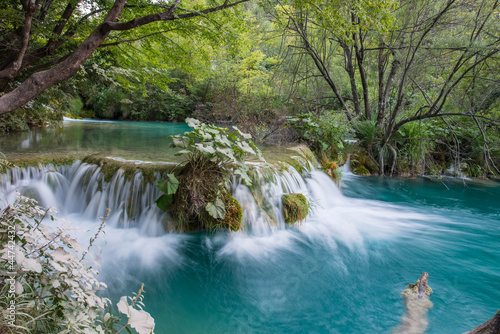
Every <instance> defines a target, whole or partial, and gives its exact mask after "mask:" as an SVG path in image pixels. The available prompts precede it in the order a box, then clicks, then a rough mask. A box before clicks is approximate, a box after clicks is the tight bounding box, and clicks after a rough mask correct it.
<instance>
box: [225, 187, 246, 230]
mask: <svg viewBox="0 0 500 334" xmlns="http://www.w3.org/2000/svg"><path fill="white" fill-rule="evenodd" d="M225 205H226V216H225V217H224V223H225V224H226V225H227V228H228V229H230V230H231V231H239V230H240V229H241V226H242V224H243V210H242V208H241V205H240V203H239V202H238V201H237V200H236V198H234V197H233V195H231V194H229V195H228V196H227V197H226V203H225Z"/></svg>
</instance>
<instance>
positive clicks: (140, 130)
mask: <svg viewBox="0 0 500 334" xmlns="http://www.w3.org/2000/svg"><path fill="white" fill-rule="evenodd" d="M189 130H190V128H189V127H188V126H187V125H186V124H185V123H155V122H127V121H98V120H85V121H81V120H65V121H63V122H62V124H61V125H60V126H59V127H56V128H38V129H33V130H31V131H29V132H20V133H14V134H10V135H8V136H2V137H0V152H3V153H4V154H7V155H9V154H25V153H64V152H68V153H77V152H83V153H85V152H88V153H101V154H109V155H112V156H118V157H122V158H130V159H138V160H150V161H163V160H165V158H166V157H168V158H167V159H168V160H169V161H171V160H172V156H173V152H174V150H173V149H172V148H170V147H169V144H170V142H171V141H170V140H169V139H167V137H168V136H170V135H176V134H180V133H184V132H185V131H189Z"/></svg>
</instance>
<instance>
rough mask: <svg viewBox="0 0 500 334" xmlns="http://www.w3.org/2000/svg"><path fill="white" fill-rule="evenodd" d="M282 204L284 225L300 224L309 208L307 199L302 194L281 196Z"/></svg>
mask: <svg viewBox="0 0 500 334" xmlns="http://www.w3.org/2000/svg"><path fill="white" fill-rule="evenodd" d="M281 200H282V203H283V217H284V219H285V223H287V224H295V223H296V222H301V221H303V220H304V219H306V217H307V213H308V212H309V208H308V205H307V199H306V197H305V196H304V195H302V194H297V193H292V194H287V195H283V197H282V198H281Z"/></svg>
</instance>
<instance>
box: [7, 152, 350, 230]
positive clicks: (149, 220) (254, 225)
mask: <svg viewBox="0 0 500 334" xmlns="http://www.w3.org/2000/svg"><path fill="white" fill-rule="evenodd" d="M305 167H306V168H305V172H304V173H305V174H307V176H308V178H309V179H310V180H309V181H307V180H306V178H304V177H303V176H302V175H301V174H300V173H299V172H298V171H297V170H296V169H295V168H293V167H292V166H286V168H283V166H282V167H281V168H280V169H279V170H275V171H271V170H263V169H256V170H255V172H256V173H257V174H258V176H257V177H256V181H255V184H254V185H253V186H252V187H251V188H249V187H247V186H246V185H244V184H243V183H241V181H239V180H237V179H235V180H233V183H232V186H231V191H232V193H233V195H234V197H235V198H236V199H237V200H238V201H239V202H240V204H241V206H242V209H243V218H244V224H245V225H246V230H247V233H251V234H252V235H256V236H264V235H269V234H272V233H273V232H275V231H277V230H284V229H285V222H284V218H283V214H282V204H281V198H282V195H284V194H287V193H301V194H303V195H305V196H306V198H308V200H310V201H311V203H322V200H321V198H318V197H317V196H323V194H321V195H318V194H317V190H315V187H313V188H312V191H311V188H310V187H308V182H309V183H311V184H313V183H315V182H316V183H318V184H320V185H321V187H326V188H331V189H333V191H335V195H334V196H342V195H341V194H340V191H339V190H338V189H337V187H336V186H335V184H334V183H333V181H331V180H330V179H329V178H328V177H327V176H326V174H323V173H321V172H318V171H314V168H313V166H312V165H310V164H309V165H307V166H305ZM308 170H309V172H308ZM157 177H159V175H157ZM318 178H321V181H317V179H318ZM331 191H332V190H331ZM0 192H1V193H3V196H2V197H3V198H6V199H7V202H13V201H14V199H15V197H16V194H17V193H20V194H21V195H24V196H28V197H31V198H34V199H36V200H37V201H38V202H39V203H40V205H41V206H43V207H55V208H56V209H57V210H58V211H59V212H60V213H61V214H62V215H63V216H69V215H75V214H76V215H78V216H81V217H82V218H83V219H84V220H87V221H90V220H94V221H97V219H99V218H100V217H103V216H104V215H105V212H106V209H108V208H109V209H110V216H109V217H108V221H107V224H108V225H110V226H112V227H115V228H138V229H139V230H140V232H141V233H144V234H145V235H149V236H157V235H162V234H164V233H165V230H171V229H173V226H174V225H173V222H172V220H171V218H170V217H169V214H168V213H165V212H163V211H161V210H160V209H159V208H158V207H157V206H156V204H155V200H156V199H157V198H158V197H159V196H160V195H161V192H160V191H159V190H158V189H157V188H156V186H155V185H153V184H151V183H149V182H146V181H145V180H144V178H143V175H142V173H141V172H137V173H135V174H134V175H133V176H126V175H124V172H123V171H122V170H118V172H116V174H115V175H114V176H113V177H112V178H111V179H110V180H109V181H106V180H105V177H104V174H103V173H102V172H101V168H100V167H99V166H96V165H92V164H87V163H82V162H79V161H77V162H75V163H73V164H72V165H63V166H54V165H45V166H36V167H35V166H28V167H24V168H12V169H10V170H9V171H7V173H6V174H4V175H2V176H1V179H0ZM328 196H329V197H331V196H332V194H329V195H328Z"/></svg>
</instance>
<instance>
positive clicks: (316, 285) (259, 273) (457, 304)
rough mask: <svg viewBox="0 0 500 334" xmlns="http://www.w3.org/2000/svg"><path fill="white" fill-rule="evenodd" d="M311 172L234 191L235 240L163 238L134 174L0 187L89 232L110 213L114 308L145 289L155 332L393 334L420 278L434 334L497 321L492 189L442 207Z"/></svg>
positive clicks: (435, 195) (413, 191)
mask: <svg viewBox="0 0 500 334" xmlns="http://www.w3.org/2000/svg"><path fill="white" fill-rule="evenodd" d="M305 174H306V175H305V177H303V176H301V175H300V173H298V172H297V171H296V170H295V169H293V168H291V167H289V168H287V169H283V170H281V171H276V172H273V173H266V172H265V171H262V172H261V175H260V178H258V180H260V181H259V182H256V184H255V185H254V186H253V187H252V188H251V189H250V188H248V187H247V186H245V185H243V184H241V183H239V182H237V181H234V182H233V184H232V188H231V190H232V192H233V194H234V196H235V198H236V199H237V200H238V201H239V202H240V203H241V205H242V207H243V211H244V220H245V224H246V227H245V229H244V230H243V231H241V232H237V233H231V234H229V233H228V232H218V233H216V234H209V233H206V232H198V233H189V234H177V233H170V232H168V230H169V229H170V226H171V221H170V217H169V216H168V214H166V213H163V212H162V211H160V210H159V209H158V208H157V207H156V205H155V204H154V201H155V200H156V198H158V197H159V196H160V192H159V190H157V189H156V187H155V186H154V185H151V184H150V183H147V182H145V180H144V178H143V176H142V175H141V174H140V173H138V174H135V175H134V176H133V177H129V176H126V175H124V174H123V173H122V172H118V173H117V174H116V175H115V176H113V177H112V178H111V179H110V180H109V182H107V181H106V180H105V177H104V175H103V174H102V173H101V170H100V168H99V167H97V166H94V165H89V164H85V163H75V164H73V165H71V166H52V165H49V166H42V167H27V168H17V169H12V170H10V171H9V172H8V173H7V174H5V175H2V176H1V180H0V192H1V194H2V195H1V197H2V198H6V199H7V200H8V201H13V200H14V198H15V196H16V192H20V193H21V194H25V195H28V196H32V197H34V198H36V199H37V200H39V201H40V203H41V204H42V205H43V206H54V207H56V208H57V209H58V211H59V212H60V214H61V215H62V216H64V217H67V218H68V219H69V220H70V221H72V222H74V223H76V224H78V225H79V226H80V227H81V228H82V229H90V228H95V226H97V219H98V217H102V216H103V215H104V213H105V210H106V208H110V209H111V214H110V217H109V219H108V222H107V227H106V231H105V232H106V234H105V236H104V238H105V241H104V242H102V244H101V247H102V249H103V250H102V254H101V255H100V259H101V263H102V268H101V273H102V276H101V277H102V279H103V280H104V281H105V282H106V283H108V286H109V291H110V294H111V296H112V297H113V296H121V295H123V294H130V292H131V291H134V290H136V289H137V287H138V286H139V285H140V283H141V282H144V283H145V284H146V291H147V293H146V299H145V303H146V309H147V310H148V311H149V312H150V313H151V314H152V315H153V317H154V318H155V319H156V323H157V329H156V333H167V332H170V333H240V332H241V333H304V332H315V333H326V332H333V333H389V332H390V331H391V330H392V329H393V328H395V327H397V325H398V323H399V321H400V315H401V314H402V313H403V312H404V306H403V303H402V301H401V298H400V296H399V293H400V292H401V290H402V289H403V288H404V286H405V285H406V284H408V283H409V282H414V281H415V280H416V278H418V276H419V275H420V274H421V273H422V272H423V271H428V272H429V273H430V279H429V282H430V283H429V285H430V286H431V287H432V288H433V289H434V291H435V294H433V295H431V300H433V302H434V303H435V306H434V308H433V309H431V310H430V312H429V321H430V327H429V333H456V332H457V333H458V332H463V331H465V330H468V329H471V328H473V327H474V326H475V325H477V324H479V323H481V322H484V321H485V320H487V319H488V318H489V317H491V316H492V315H493V314H494V312H495V311H496V309H497V308H498V301H499V300H500V294H499V292H498V291H499V289H498V286H500V276H499V272H500V267H499V264H498V263H500V253H499V252H498V240H500V232H499V229H498V220H499V217H500V216H499V211H498V203H496V204H495V202H494V201H493V202H492V201H491V200H489V199H491V198H496V197H495V196H498V195H499V194H497V193H498V188H495V187H490V188H484V189H486V190H484V189H483V188H480V190H478V191H476V192H473V191H474V189H472V188H473V187H471V188H467V189H465V190H464V189H463V188H457V191H456V193H453V194H452V193H447V194H448V195H446V196H449V197H447V198H446V199H442V198H443V192H442V191H443V189H444V187H440V184H439V183H432V182H431V181H429V180H424V179H418V182H425V183H422V184H420V183H417V181H411V180H409V181H402V180H396V179H394V180H386V179H371V178H360V177H355V176H352V175H351V174H346V175H345V177H344V181H343V185H342V189H343V192H345V193H347V194H348V195H349V196H345V195H344V194H343V193H342V192H341V191H340V190H339V189H338V187H337V186H336V185H335V183H334V182H333V181H332V180H331V179H330V178H329V177H328V176H327V175H326V174H324V173H322V172H320V171H317V170H314V169H313V168H310V170H309V172H306V173H305ZM374 180H375V181H374ZM376 180H382V181H376ZM377 182H380V184H378V183H377ZM411 182H413V183H414V184H412V183H411ZM448 182H449V181H448ZM408 184H409V185H410V186H408ZM424 185H425V187H424ZM449 187H451V188H453V187H452V186H449ZM292 192H296V193H302V194H304V195H306V197H307V198H308V200H309V202H310V203H311V213H310V215H309V216H308V218H307V219H306V221H305V222H303V223H301V224H300V225H298V226H294V227H290V226H286V224H285V223H284V220H283V217H282V213H281V210H282V208H281V196H282V195H283V194H285V193H292ZM470 192H472V193H470ZM483 193H484V194H487V195H488V197H487V198H488V199H487V200H485V199H482V200H476V199H475V198H478V197H479V196H481V194H483ZM461 194H463V195H461ZM461 196H463V198H462V197H461ZM377 199H381V200H383V201H380V200H377ZM388 201H390V202H393V203H394V202H396V203H397V204H391V203H388ZM478 281H479V282H480V284H478ZM495 287H496V288H495ZM458 318H459V319H462V321H461V322H457V321H456V319H458Z"/></svg>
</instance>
